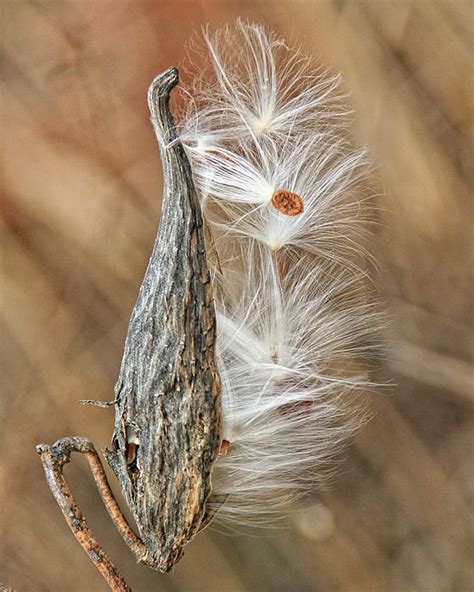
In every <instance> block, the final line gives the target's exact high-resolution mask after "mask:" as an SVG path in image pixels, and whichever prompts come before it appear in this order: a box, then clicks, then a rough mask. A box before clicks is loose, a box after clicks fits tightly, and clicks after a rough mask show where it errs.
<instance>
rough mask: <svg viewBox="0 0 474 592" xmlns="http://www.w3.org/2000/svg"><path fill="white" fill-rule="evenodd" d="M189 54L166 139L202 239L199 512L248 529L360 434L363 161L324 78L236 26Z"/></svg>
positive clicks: (364, 314)
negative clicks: (214, 371) (175, 143)
mask: <svg viewBox="0 0 474 592" xmlns="http://www.w3.org/2000/svg"><path fill="white" fill-rule="evenodd" d="M204 41H205V47H206V50H207V52H208V62H209V67H208V69H206V70H204V71H203V72H202V74H201V75H200V76H199V75H195V76H194V77H193V86H192V88H190V89H188V90H187V91H186V99H187V105H188V106H187V110H186V111H185V112H184V113H183V114H182V116H181V119H180V122H179V135H180V139H181V141H182V142H183V144H184V146H185V149H186V152H187V154H188V157H189V159H190V162H191V166H192V170H193V177H194V181H195V185H196V189H197V191H198V194H199V196H200V200H201V204H202V207H203V215H204V219H205V223H206V225H207V227H208V229H209V231H210V235H212V240H210V241H209V242H210V245H209V249H208V250H209V251H210V267H211V271H212V274H213V278H214V287H215V304H216V310H217V330H218V339H217V356H218V364H219V370H220V374H221V379H222V406H223V418H224V420H223V421H224V428H223V429H224V435H223V437H224V439H225V440H226V441H227V443H228V450H227V454H225V455H221V456H219V458H218V460H217V461H216V464H215V467H214V471H213V479H212V494H211V498H210V499H209V500H208V504H207V506H208V509H210V510H211V511H217V519H218V520H219V519H220V520H221V521H223V522H227V523H233V524H235V525H239V524H242V523H255V524H262V523H268V521H271V520H272V519H273V518H275V517H277V516H279V515H281V513H282V512H284V511H285V510H288V508H289V507H291V503H292V502H294V501H295V500H296V499H298V498H300V497H301V496H303V495H305V494H306V493H307V492H309V491H313V490H314V488H315V485H318V484H319V483H321V482H322V481H323V480H324V479H325V478H326V477H327V474H328V470H329V471H331V466H332V465H331V462H330V461H331V458H332V457H334V455H335V454H337V453H338V452H339V451H340V448H341V445H342V444H343V443H344V442H346V441H347V440H348V438H349V437H350V436H351V435H353V433H354V432H355V430H356V429H357V428H358V427H359V426H360V425H361V424H362V423H363V421H362V420H363V418H364V412H363V406H362V405H360V404H359V402H358V401H359V399H360V397H359V396H358V395H360V394H361V393H362V392H363V391H365V390H367V389H369V388H371V387H372V383H371V382H370V381H369V379H368V378H367V372H366V367H367V364H364V363H363V361H364V360H366V361H367V360H368V358H370V357H371V356H372V354H373V352H374V351H376V349H377V347H376V345H375V344H376V339H377V330H378V326H379V319H380V317H379V312H378V306H377V304H376V301H375V299H374V298H373V295H372V293H371V292H372V290H373V289H372V288H371V286H370V282H369V281H368V275H367V264H368V263H369V262H370V255H369V253H368V252H367V251H366V248H365V247H364V239H366V235H367V232H368V224H369V222H370V206H369V201H370V198H371V195H364V191H367V188H366V187H365V186H364V180H365V179H366V177H367V159H366V155H365V150H363V149H354V148H353V147H352V146H351V143H350V142H349V140H348V137H347V126H348V123H349V117H348V115H349V112H348V111H347V110H346V109H345V108H344V99H345V97H344V95H343V94H342V93H341V92H340V91H339V84H340V80H339V77H338V76H333V75H330V74H329V73H328V72H327V71H323V70H321V69H320V68H316V67H315V66H314V65H313V63H312V61H311V60H310V59H308V58H305V57H303V56H302V55H301V54H300V52H299V51H298V50H292V49H289V48H288V47H287V45H286V44H285V43H284V42H283V41H281V40H279V39H277V38H276V36H275V35H274V34H272V33H271V32H268V31H267V30H266V29H265V28H264V27H263V26H261V25H257V24H252V23H247V22H244V21H242V20H238V21H237V22H236V23H235V25H233V26H230V27H226V28H224V29H221V30H218V31H217V32H215V33H213V34H211V33H209V32H208V31H206V32H205V33H204Z"/></svg>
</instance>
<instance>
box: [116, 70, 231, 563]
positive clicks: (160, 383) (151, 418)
mask: <svg viewBox="0 0 474 592" xmlns="http://www.w3.org/2000/svg"><path fill="white" fill-rule="evenodd" d="M178 79H179V78H178V71H177V70H176V69H175V68H171V69H169V70H167V71H166V72H164V73H163V74H161V75H160V76H158V77H156V78H155V80H154V81H153V83H152V84H151V86H150V90H149V94H148V102H149V108H150V112H151V119H152V123H153V125H154V128H155V132H156V136H157V139H158V142H159V145H160V149H161V159H162V164H163V179H164V181H163V183H164V188H163V206H162V214H161V223H160V227H159V230H158V234H157V237H156V240H155V244H154V247H153V252H152V255H151V258H150V261H149V264H148V268H147V271H146V274H145V277H144V279H143V283H142V285H141V288H140V291H139V294H138V298H137V302H136V304H135V307H134V309H133V312H132V315H131V318H130V322H129V326H128V333H127V338H126V342H125V350H124V354H123V359H122V365H121V369H120V375H119V378H118V381H117V385H116V404H115V413H116V415H115V428H114V434H113V447H112V448H113V449H112V450H107V451H106V458H107V461H108V463H109V464H110V466H111V468H112V469H113V471H114V473H115V475H116V476H117V479H118V481H119V483H120V486H121V489H122V493H123V495H124V497H125V500H126V502H127V504H128V506H129V508H130V510H131V511H132V514H133V516H134V519H135V522H136V524H137V526H138V528H139V532H140V537H141V539H142V541H143V543H144V545H145V547H146V548H147V551H148V556H147V557H146V558H144V561H145V562H146V563H147V564H148V565H150V566H151V567H153V568H155V569H159V570H160V571H169V570H170V569H171V568H172V566H173V565H174V564H175V563H176V562H177V561H178V560H179V559H180V557H181V556H182V554H183V548H184V545H186V543H188V542H189V541H190V540H191V539H192V538H193V536H194V535H195V534H196V533H197V532H198V531H199V529H200V528H201V527H202V526H203V524H204V522H205V521H206V520H207V519H208V517H207V516H206V515H205V514H206V500H207V498H208V496H209V494H210V490H211V483H210V474H211V469H212V465H213V463H214V461H215V459H216V457H217V454H218V451H219V446H220V441H221V404H220V380H219V374H218V370H217V367H216V362H215V352H214V348H215V340H216V322H215V312H214V302H213V296H212V285H211V278H210V273H209V270H208V266H207V260H206V248H205V239H204V229H203V220H202V215H201V209H200V206H199V202H198V199H197V196H196V191H195V188H194V184H193V180H192V176H191V169H190V165H189V162H188V159H187V157H186V154H185V152H184V149H183V147H182V145H181V143H180V142H179V141H178V140H177V137H176V133H175V127H174V121H173V118H172V116H171V113H170V110H169V106H168V103H169V94H170V91H171V89H172V88H173V87H174V86H175V85H176V84H177V83H178Z"/></svg>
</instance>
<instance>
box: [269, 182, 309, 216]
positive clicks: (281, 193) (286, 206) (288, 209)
mask: <svg viewBox="0 0 474 592" xmlns="http://www.w3.org/2000/svg"><path fill="white" fill-rule="evenodd" d="M272 204H273V207H275V208H276V209H277V210H278V211H279V212H281V213H282V214H285V216H297V215H298V214H301V212H302V211H303V210H304V203H303V200H302V199H301V197H300V196H299V195H298V194H297V193H292V192H291V191H287V190H286V189H277V190H276V191H275V192H274V194H273V195H272Z"/></svg>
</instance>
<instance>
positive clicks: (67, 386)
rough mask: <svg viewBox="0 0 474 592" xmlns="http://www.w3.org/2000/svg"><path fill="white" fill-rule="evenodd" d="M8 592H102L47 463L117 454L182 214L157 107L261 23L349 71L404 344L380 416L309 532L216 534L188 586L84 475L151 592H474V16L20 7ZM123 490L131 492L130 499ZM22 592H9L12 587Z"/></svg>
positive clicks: (84, 493) (8, 360) (414, 8)
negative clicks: (222, 41) (175, 210)
mask: <svg viewBox="0 0 474 592" xmlns="http://www.w3.org/2000/svg"><path fill="white" fill-rule="evenodd" d="M0 6H1V11H2V14H1V33H2V42H3V54H2V75H3V76H2V83H1V84H2V94H3V104H2V130H1V138H2V141H1V149H2V154H1V156H2V164H3V174H2V186H1V189H2V196H1V198H2V201H1V204H2V210H1V212H2V268H3V274H2V280H1V281H2V284H1V297H2V312H1V325H2V326H1V331H2V338H1V349H2V362H3V368H2V372H1V377H2V383H3V384H2V408H1V426H0V427H1V454H0V458H1V467H2V476H1V489H0V513H1V514H0V515H1V547H0V564H1V568H0V569H1V571H0V581H3V582H4V583H5V584H7V585H8V586H11V587H12V588H15V589H16V590H18V592H21V591H30V590H31V591H64V592H66V591H74V592H82V591H89V590H92V591H95V590H97V591H102V590H104V591H105V590H106V586H105V585H104V583H103V582H102V579H101V578H100V576H99V575H98V574H97V573H96V572H95V570H94V569H93V567H92V565H91V564H90V563H89V560H88V559H87V557H86V555H85V554H84V553H83V551H82V550H81V549H80V547H79V546H78V544H77V543H76V541H75V540H74V538H73V536H72V535H71V533H70V532H69V530H68V528H67V526H66V523H65V522H64V520H63V518H62V516H61V514H60V511H59V509H58V507H57V506H56V504H55V502H54V500H53V498H52V496H51V494H50V492H49V490H48V489H47V487H46V483H45V480H44V476H43V472H42V468H41V464H40V461H39V458H38V457H37V456H36V454H35V451H34V445H35V444H36V443H38V442H51V441H53V440H55V439H56V438H58V437H60V436H64V435H74V434H78V435H84V436H87V437H89V438H90V439H92V440H93V441H94V442H95V444H96V445H97V447H98V448H99V449H103V448H104V447H105V446H107V445H108V443H109V439H110V435H111V427H112V422H113V412H112V411H104V410H101V409H95V408H85V407H81V406H80V405H78V404H77V403H76V401H77V400H78V399H82V398H96V399H105V400H110V399H111V397H112V389H113V385H114V382H115V378H116V375H117V372H118V366H119V362H120V359H121V352H122V346H123V340H124V336H125V331H126V324H127V320H128V316H129V313H130V310H131V307H132V305H133V302H134V299H135V296H136V292H137V288H138V286H139V284H140V281H141V279H142V275H143V272H144V269H145V266H146V262H147V257H148V255H149V253H150V248H151V245H152V241H153V238H154V234H155V231H156V226H157V221H158V217H159V209H160V195H161V185H160V183H161V177H160V175H161V173H160V162H159V158H158V151H157V148H156V145H155V140H154V136H153V133H152V130H151V126H150V124H149V122H148V114H147V110H146V106H145V94H146V89H147V86H148V83H149V82H150V81H151V79H152V77H153V76H154V75H155V74H156V73H158V72H160V71H161V70H163V69H164V68H166V67H168V66H171V65H176V64H179V63H180V62H181V61H184V60H185V54H184V51H183V47H184V44H185V42H186V40H187V39H188V38H189V36H190V35H191V33H192V32H193V31H194V30H196V29H199V28H200V26H201V25H202V24H204V23H207V22H209V23H210V24H211V25H213V26H215V25H218V24H222V23H224V22H226V21H227V20H229V19H233V18H235V17H237V16H239V15H240V16H246V17H249V18H251V19H256V20H259V21H263V22H265V23H267V24H268V25H270V26H271V27H273V28H274V29H275V30H276V31H277V32H278V33H279V34H281V35H283V36H287V37H292V38H293V39H295V40H297V41H299V42H300V43H301V44H302V46H303V48H304V50H305V51H306V52H307V53H310V54H313V55H315V56H316V55H319V56H321V59H322V60H323V62H325V63H327V64H328V65H332V66H334V67H335V68H337V69H339V70H341V71H342V72H343V74H344V77H345V84H346V88H347V90H348V91H349V92H350V93H351V94H352V103H353V106H354V109H355V111H356V113H357V117H356V122H355V124H354V129H353V133H354V138H355V141H356V142H357V143H362V144H367V145H368V147H369V149H370V151H371V152H372V155H373V160H374V162H375V165H376V174H375V176H376V184H377V191H378V192H379V193H380V194H385V195H384V196H383V197H380V198H379V203H380V205H381V206H383V208H384V212H383V213H382V214H381V217H382V221H383V223H384V224H385V227H384V228H383V229H382V230H381V236H382V239H383V240H382V242H383V247H382V248H378V249H377V250H378V253H377V256H378V258H379V260H380V266H381V271H380V278H379V283H380V284H381V286H382V291H383V293H384V295H385V297H386V301H387V307H388V309H389V312H390V314H391V316H392V321H393V323H392V332H391V335H390V339H392V340H393V342H394V345H393V347H392V351H391V352H390V353H389V355H388V356H387V359H386V361H385V362H384V365H383V368H382V369H381V370H380V372H379V375H378V378H379V379H380V380H384V381H385V380H393V381H394V383H395V384H396V386H394V388H393V389H392V392H391V394H388V393H387V392H386V393H385V394H382V395H378V396H375V397H373V401H372V405H373V410H374V412H375V417H374V419H373V420H372V421H371V423H370V424H369V425H368V426H367V427H366V428H365V430H364V431H363V432H362V433H361V434H360V436H359V437H358V438H357V441H356V442H355V444H354V445H353V446H352V447H351V448H350V449H349V450H348V451H347V452H346V453H345V454H344V456H343V458H342V459H341V467H340V470H339V474H338V477H337V479H336V480H335V482H334V483H333V485H332V488H331V489H330V490H329V491H327V492H324V493H323V494H322V495H321V497H320V498H318V499H316V498H315V499H314V500H313V501H314V505H313V506H312V507H311V508H310V509H308V510H307V511H305V512H304V513H297V514H295V516H294V518H293V519H292V520H290V521H289V522H288V524H287V530H278V531H274V532H266V533H264V534H263V535H262V536H261V537H260V538H258V537H254V536H253V537H247V536H245V537H243V536H228V535H225V534H223V533H221V532H219V529H208V530H207V531H206V532H205V533H203V534H202V535H200V536H199V537H198V538H197V539H196V540H195V541H194V542H193V543H192V544H191V545H190V546H189V548H188V551H187V553H186V555H185V557H184V559H183V560H182V562H181V563H180V564H179V565H178V566H177V568H176V570H175V573H174V574H173V575H167V576H162V575H160V574H158V573H155V572H153V571H151V570H150V569H148V568H146V567H138V566H136V565H135V563H134V559H133V557H132V556H131V554H129V552H128V550H127V548H126V547H125V545H124V544H123V543H122V541H121V540H120V539H119V537H118V535H117V534H116V532H115V529H114V527H113V525H112V523H111V522H110V521H109V518H108V516H107V515H106V512H105V510H104V509H103V508H102V506H101V504H100V501H99V498H98V495H97V493H96V491H95V488H94V485H93V483H92V480H91V476H90V474H89V472H88V470H87V467H86V464H85V462H84V461H83V460H82V459H79V458H76V459H75V462H74V463H73V464H72V465H70V466H69V467H68V468H67V473H68V475H69V476H71V480H72V483H73V485H74V487H75V491H76V493H77V497H78V499H79V500H80V503H81V505H82V506H83V509H84V510H85V513H86V516H87V517H88V518H89V522H90V524H91V525H92V527H93V529H94V530H95V532H96V535H97V536H98V538H99V540H100V541H101V542H102V543H103V544H104V546H105V547H106V549H107V550H108V551H109V552H110V554H111V556H112V557H113V559H114V560H115V561H116V563H117V565H118V566H119V568H120V569H121V571H122V572H123V573H124V574H125V575H126V576H127V578H128V580H129V583H130V585H131V586H132V588H133V590H134V591H135V592H145V591H157V592H159V591H170V592H204V591H206V592H207V591H209V592H213V591H219V592H254V591H255V592H257V591H258V592H260V591H262V592H267V591H268V592H310V591H311V592H312V591H314V592H336V591H337V592H472V590H474V570H473V567H472V565H471V564H470V562H469V557H470V556H471V559H472V557H474V548H473V544H472V538H471V537H472V532H473V522H472V511H473V506H474V474H473V473H474V471H473V450H474V429H473V427H474V413H473V403H474V395H473V383H472V366H471V361H472V351H473V347H472V346H473V343H472V340H471V335H472V334H471V322H472V317H471V314H472V294H471V291H472V287H473V284H472V269H473V267H472V259H473V257H472V256H473V244H472V238H473V236H472V201H471V197H470V193H469V189H470V181H471V175H472V168H471V164H472V162H471V161H472V144H471V138H470V126H471V125H472V98H473V81H472V62H471V59H470V52H471V51H472V41H473V31H472V25H473V6H474V5H473V3H472V2H467V1H466V2H465V1H463V0H431V1H428V0H401V1H397V2H383V1H378V0H371V1H365V2H359V1H344V0H333V1H329V0H328V1H326V0H312V1H311V0H308V1H306V2H298V1H296V0H293V1H288V0H286V1H285V0H272V1H253V2H250V1H249V0H227V1H225V0H221V1H219V0H213V1H206V0H200V1H198V0H195V1H191V0H189V1H183V0H181V1H176V0H175V1H174V2H172V1H168V0H153V1H152V0H149V1H143V0H134V1H132V0H130V1H127V0H115V1H113V0H96V1H92V0H74V1H66V0H64V1H59V0H56V1H53V0H51V1H48V0H0ZM113 484H114V486H115V481H113ZM0 588H1V586H0Z"/></svg>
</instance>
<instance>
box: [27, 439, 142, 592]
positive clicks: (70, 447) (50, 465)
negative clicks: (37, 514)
mask: <svg viewBox="0 0 474 592" xmlns="http://www.w3.org/2000/svg"><path fill="white" fill-rule="evenodd" d="M36 451H37V452H38V454H39V455H40V457H41V462H42V463H43V467H44V472H45V474H46V480H47V482H48V485H49V488H50V489H51V492H52V494H53V495H54V497H55V499H56V501H57V503H58V505H59V507H60V508H61V511H62V513H63V514H64V517H65V519H66V522H67V523H68V525H69V528H70V529H71V530H72V532H73V534H74V536H75V537H76V539H77V541H78V542H79V544H80V545H81V547H82V548H83V549H84V551H85V552H86V553H87V555H88V557H89V559H90V560H91V561H92V563H93V564H94V565H95V567H96V568H97V569H98V571H99V572H100V573H101V575H102V576H103V578H104V579H105V581H106V582H107V584H108V585H109V587H110V589H111V590H114V591H116V592H130V591H131V588H130V587H129V586H128V584H127V583H126V581H125V580H124V578H123V577H122V576H121V575H120V573H119V572H118V570H117V568H116V567H115V565H114V564H113V563H112V561H111V560H110V559H109V557H108V555H107V554H106V553H105V551H104V550H103V549H102V547H101V546H100V544H99V543H98V542H97V540H96V538H95V537H94V535H93V534H92V531H91V530H90V528H89V526H88V524H87V522H86V520H85V518H84V516H83V514H82V512H81V510H80V509H79V507H78V505H77V502H76V500H75V498H74V495H73V493H72V491H71V489H70V487H69V484H68V483H67V481H66V479H65V477H64V475H63V466H64V465H65V464H66V463H68V462H69V461H70V456H71V452H81V453H82V454H84V455H85V457H86V458H87V461H88V462H89V465H90V467H91V470H92V474H93V475H94V479H95V481H96V483H97V486H98V488H99V492H100V495H101V497H102V500H103V501H104V504H105V506H106V507H107V510H108V512H109V514H110V516H111V518H112V520H113V521H114V523H115V524H116V525H117V528H118V529H119V531H120V534H121V535H122V537H123V538H124V540H125V542H126V543H127V544H128V545H129V546H130V547H131V548H132V547H135V549H136V550H137V551H138V550H140V549H143V543H142V542H141V541H140V539H139V538H138V537H137V535H136V534H135V533H134V532H133V531H132V529H131V528H130V526H129V525H128V524H127V522H126V520H125V518H124V517H123V515H122V512H121V511H120V508H119V506H118V504H117V502H116V501H115V498H114V497H113V494H112V491H111V490H110V486H109V484H108V482H107V477H106V475H105V473H104V469H103V467H102V463H101V461H100V459H99V456H98V454H97V452H96V450H95V448H94V445H93V444H92V442H90V441H89V440H86V439H85V438H79V437H74V438H63V439H61V440H58V441H57V442H55V443H54V444H52V445H51V446H48V445H46V444H39V445H38V446H37V447H36ZM132 550H133V549H132ZM136 554H137V555H138V553H136Z"/></svg>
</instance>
